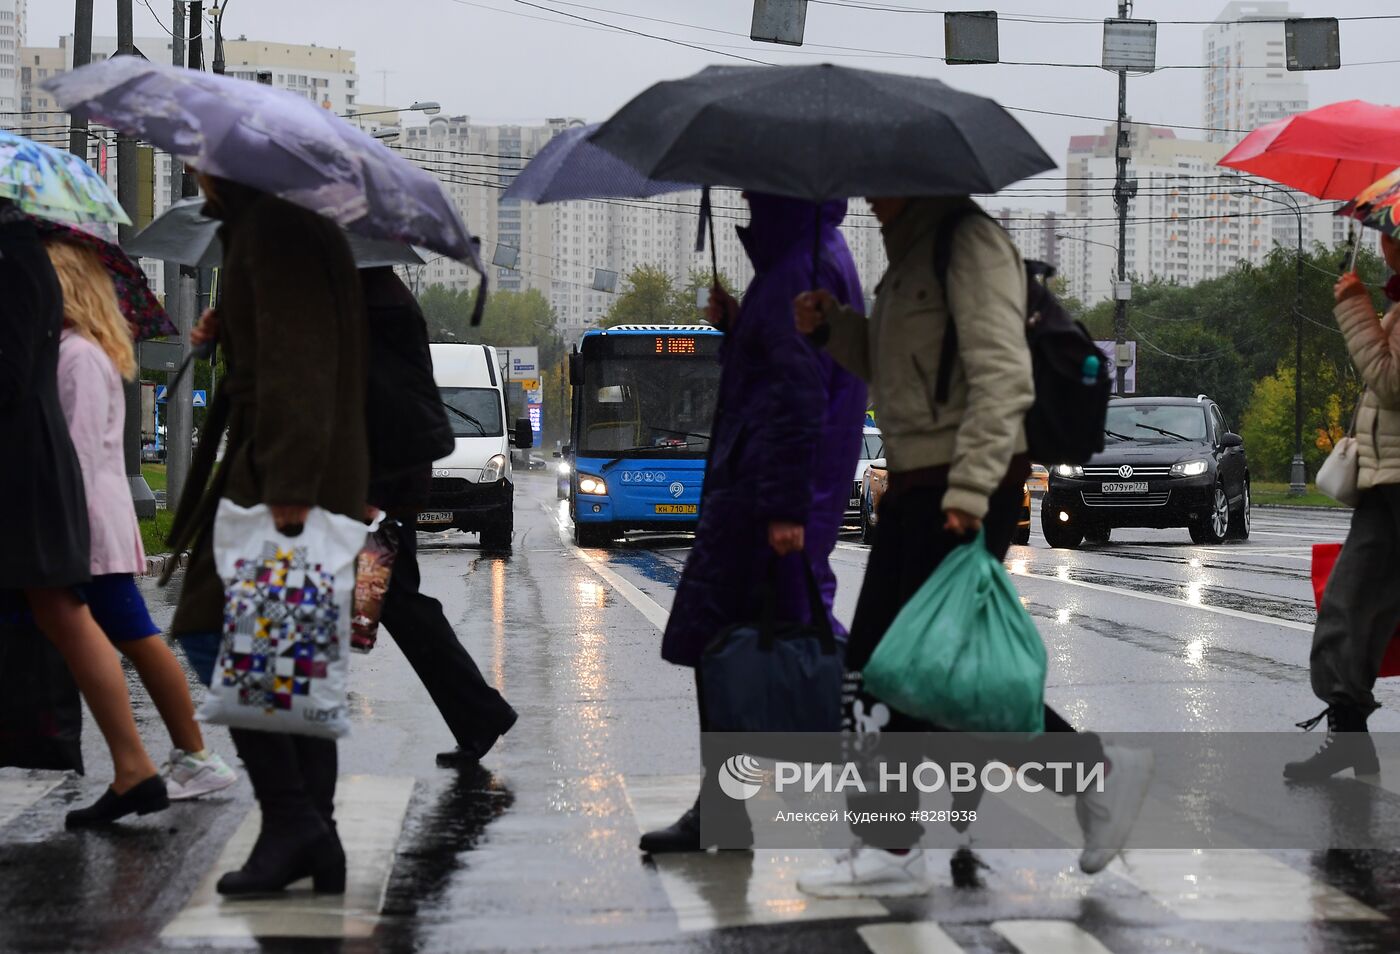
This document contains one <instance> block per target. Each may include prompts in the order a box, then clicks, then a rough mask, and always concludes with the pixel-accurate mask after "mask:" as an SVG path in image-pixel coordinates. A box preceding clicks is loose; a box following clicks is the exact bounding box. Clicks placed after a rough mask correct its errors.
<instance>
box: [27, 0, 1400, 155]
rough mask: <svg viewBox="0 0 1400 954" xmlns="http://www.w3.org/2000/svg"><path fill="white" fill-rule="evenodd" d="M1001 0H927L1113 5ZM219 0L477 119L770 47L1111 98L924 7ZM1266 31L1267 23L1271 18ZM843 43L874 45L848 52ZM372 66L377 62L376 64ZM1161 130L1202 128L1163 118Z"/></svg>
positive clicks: (372, 92)
mask: <svg viewBox="0 0 1400 954" xmlns="http://www.w3.org/2000/svg"><path fill="white" fill-rule="evenodd" d="M862 2H869V0H862ZM1004 3H1005V6H1004V8H1002V7H1001V4H1000V3H990V2H988V0H976V2H973V3H956V2H953V3H946V2H945V3H943V4H942V5H940V6H937V7H936V9H937V10H938V11H940V12H941V11H942V10H944V9H983V10H985V9H989V8H993V7H996V8H998V10H999V12H1000V13H1001V15H1002V16H1003V17H1008V16H1013V15H1015V14H1032V15H1049V16H1057V17H1084V18H1101V17H1104V16H1109V15H1113V14H1114V13H1115V12H1116V3H1114V2H1113V0H1004ZM935 4H938V0H889V4H888V5H891V6H902V7H911V8H921V9H923V10H934V9H935ZM226 5H227V13H226V15H225V17H224V29H225V35H226V36H231V37H237V36H239V35H240V34H242V35H246V36H247V37H248V38H249V39H265V40H275V41H280V42H287V43H316V44H319V45H324V46H341V47H346V48H349V49H353V50H354V51H355V53H356V62H357V64H358V67H359V71H360V77H361V90H362V93H361V97H360V98H361V100H362V101H367V102H375V103H377V102H379V101H380V100H381V99H383V98H385V96H384V93H383V89H384V88H387V99H388V102H389V103H390V104H391V105H400V104H406V103H409V102H412V101H413V100H415V99H435V100H439V101H441V102H442V104H443V107H444V110H445V111H447V112H450V113H453V114H459V113H460V114H467V115H470V116H471V117H472V118H473V119H474V120H476V121H486V122H490V121H514V122H528V121H531V120H539V119H543V118H545V117H550V116H580V117H583V118H585V119H589V120H599V119H604V118H606V117H607V116H608V115H609V114H610V113H611V112H612V111H613V110H615V109H616V108H617V107H619V106H620V105H622V104H623V103H624V102H626V101H627V99H628V98H630V97H631V96H632V95H633V94H635V93H637V92H638V91H640V90H642V89H643V88H645V87H646V86H647V85H649V84H651V83H652V82H655V81H656V80H659V79H664V78H670V77H677V76H684V75H687V74H689V73H692V72H694V71H696V70H698V69H700V68H701V67H703V66H706V65H708V64H710V63H717V62H740V61H738V60H734V59H731V58H730V57H728V56H725V55H723V54H726V53H727V54H735V55H737V56H745V57H752V58H755V59H760V60H765V61H769V62H775V63H812V62H821V61H823V60H830V61H831V62H836V63H842V64H847V65H852V66H860V67H865V68H870V69H883V70H892V71H899V72H908V73H916V74H920V75H931V76H936V77H938V78H940V79H943V80H944V81H945V82H947V83H949V84H951V85H953V86H956V87H959V88H961V89H968V90H972V91H976V92H979V93H982V94H984V95H987V96H991V97H993V98H995V99H997V100H998V101H1000V102H1001V103H1003V104H1005V105H1008V106H1021V107H1029V108H1034V109H1043V110H1050V111H1057V112H1068V113H1078V114H1082V115H1086V116H1096V117H1109V116H1112V115H1113V114H1114V111H1115V109H1116V96H1117V92H1116V82H1115V78H1114V76H1113V74H1110V73H1106V72H1103V71H1102V70H1099V69H1093V68H1091V69H1070V68H1062V67H1047V66H1013V65H1007V64H999V65H994V66H947V65H945V64H943V63H941V62H939V61H938V60H936V59H927V58H922V57H928V56H930V55H932V56H938V55H941V54H942V52H943V18H942V16H941V15H936V14H919V13H898V12H881V11H875V10H870V9H850V8H845V7H840V6H833V5H828V4H824V3H817V2H813V3H810V4H809V6H808V13H807V32H806V41H807V46H805V47H803V48H801V49H794V48H790V47H780V46H774V45H772V44H766V43H754V42H752V41H750V40H749V39H748V31H749V20H750V16H751V13H752V8H753V5H752V2H751V0H570V2H569V3H565V2H563V0H530V2H528V3H527V2H521V0H226ZM96 6H97V8H98V12H97V16H96V21H95V27H94V28H95V31H96V32H97V33H98V34H99V35H109V36H110V35H112V34H113V33H114V32H115V27H116V15H115V8H116V3H115V2H114V0H96ZM149 6H150V8H153V10H154V13H153V12H152V9H148V8H147V6H146V4H145V3H143V0H135V11H136V33H137V35H138V36H154V35H161V33H162V25H165V26H168V25H169V20H170V9H171V3H170V0H149ZM1224 6H1225V3H1224V0H1141V2H1138V3H1136V4H1135V5H1134V11H1133V13H1134V16H1137V17H1141V18H1150V19H1158V20H1213V19H1215V17H1216V16H1218V15H1219V13H1220V11H1221V10H1222V9H1223V8H1224ZM207 7H208V4H207V3H206V9H207ZM542 8H552V9H553V10H556V11H562V12H567V13H571V14H574V15H576V16H578V17H587V18H590V19H594V20H598V21H605V22H608V23H613V24H617V25H619V26H625V27H627V28H630V29H634V30H639V31H642V32H645V33H651V34H654V35H656V36H664V37H668V38H672V39H675V40H680V41H684V42H687V43H694V44H697V45H700V46H707V47H710V48H712V49H713V50H714V51H715V52H704V51H700V50H692V49H687V48H685V47H683V46H678V45H675V44H673V43H667V42H663V41H661V40H658V39H649V38H645V37H641V36H633V35H627V34H623V33H620V32H617V31H615V30H611V29H608V28H606V27H601V26H596V25H593V24H589V23H584V22H582V21H581V20H575V19H569V18H567V17H564V16H562V15H561V14H557V13H550V12H547V11H546V10H545V9H542ZM1291 9H1292V11H1293V12H1294V15H1304V16H1335V17H1354V16H1367V15H1388V14H1400V4H1397V3H1396V0H1332V2H1321V0H1293V3H1292V6H1291ZM642 18H651V19H642ZM657 21H673V22H657ZM72 29H73V3H72V2H71V0H29V25H28V28H27V31H26V32H27V35H28V36H27V42H29V43H30V44H34V45H44V44H56V42H57V38H58V37H59V36H60V35H62V34H67V33H71V32H72ZM1203 29H1204V27H1202V26H1199V25H1184V24H1182V25H1176V24H1168V23H1162V24H1161V25H1160V26H1159V28H1158V44H1157V62H1158V64H1159V65H1161V66H1190V65H1199V64H1200V63H1201V62H1202V40H1201V36H1202V31H1203ZM1000 30H1001V57H1002V59H1003V60H1030V61H1054V62H1060V63H1080V64H1093V63H1097V62H1098V60H1099V56H1100V44H1101V42H1102V36H1101V34H1102V27H1101V25H1099V24H1098V23H1095V22H1088V23H1082V24H1077V23H1068V24H1028V23H1015V22H1007V21H1005V20H1003V21H1002V23H1001V25H1000ZM1279 31H1280V37H1282V27H1281V26H1280V27H1279ZM1341 31H1342V32H1341V46H1342V58H1343V63H1344V64H1353V63H1355V64H1364V63H1366V62H1367V61H1375V60H1396V59H1400V19H1397V20H1370V21H1366V20H1362V21H1353V22H1345V21H1344V22H1343V23H1342V25H1341ZM823 44H824V45H826V46H825V47H823V46H822V45H823ZM830 47H837V48H838V49H832V48H830ZM852 48H860V49H862V50H865V51H879V52H875V53H869V52H864V53H859V52H854V51H853V50H852ZM891 53H893V54H903V55H902V56H890V55H888V54H891ZM381 70H383V71H387V72H386V73H384V74H381V73H380V72H379V71H381ZM1298 75H1304V76H1306V77H1307V81H1308V83H1309V86H1310V92H1311V97H1312V103H1313V105H1320V104H1322V103H1326V102H1332V101H1336V100H1341V99H1352V98H1362V99H1369V100H1371V101H1374V102H1394V101H1396V100H1397V99H1400V96H1397V95H1396V93H1395V90H1396V88H1397V86H1400V83H1397V79H1400V62H1392V63H1388V64H1381V65H1355V66H1351V65H1348V66H1344V68H1343V69H1341V70H1338V71H1333V72H1315V73H1307V74H1298ZM1201 82H1202V74H1201V71H1200V70H1198V69H1163V70H1159V71H1158V72H1156V73H1154V74H1152V75H1149V76H1142V77H1134V78H1133V79H1131V80H1130V82H1129V93H1128V106H1129V112H1130V113H1131V114H1132V117H1133V118H1134V119H1135V120H1138V121H1142V122H1161V123H1178V124H1185V125H1199V124H1200V122H1201ZM1017 115H1018V117H1019V118H1020V119H1021V120H1022V121H1023V122H1024V123H1025V124H1026V125H1027V127H1028V128H1030V130H1031V131H1032V132H1033V133H1034V134H1035V135H1036V136H1037V138H1039V140H1040V141H1041V143H1042V145H1044V147H1045V148H1046V149H1047V150H1048V151H1049V152H1050V154H1051V155H1052V156H1053V157H1054V158H1055V159H1056V160H1057V161H1058V162H1061V163H1062V162H1063V161H1064V154H1065V147H1066V145H1067V143H1068V138H1069V136H1071V135H1073V134H1075V133H1089V132H1095V131H1097V130H1098V129H1099V128H1100V127H1101V124H1098V123H1095V122H1093V121H1091V120H1084V119H1071V118H1060V117H1051V116H1036V115H1028V114H1026V113H1018V114H1017ZM1178 135H1180V136H1183V137H1194V136H1197V135H1203V134H1197V133H1192V132H1190V131H1188V130H1179V131H1178Z"/></svg>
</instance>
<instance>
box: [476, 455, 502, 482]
mask: <svg viewBox="0 0 1400 954" xmlns="http://www.w3.org/2000/svg"><path fill="white" fill-rule="evenodd" d="M505 470H506V457H505V455H504V454H497V455H496V456H495V457H492V458H491V459H490V460H488V461H487V462H486V466H485V467H483V468H481V483H483V484H490V483H495V482H496V481H498V480H500V479H501V474H503V473H505Z"/></svg>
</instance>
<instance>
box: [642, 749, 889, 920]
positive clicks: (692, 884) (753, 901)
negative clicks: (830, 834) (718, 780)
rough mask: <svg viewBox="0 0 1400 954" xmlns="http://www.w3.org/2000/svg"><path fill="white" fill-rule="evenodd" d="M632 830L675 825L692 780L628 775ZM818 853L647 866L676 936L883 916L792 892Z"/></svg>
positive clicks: (873, 907)
mask: <svg viewBox="0 0 1400 954" xmlns="http://www.w3.org/2000/svg"><path fill="white" fill-rule="evenodd" d="M623 785H624V789H625V791H626V793H627V801H628V804H630V805H631V806H632V814H633V816H634V817H635V818H636V820H637V829H638V831H649V830H651V829H654V828H658V827H661V826H663V825H669V824H671V822H673V821H675V820H676V818H678V817H679V816H680V815H681V813H682V812H684V811H685V810H686V809H688V808H689V807H690V806H691V804H692V803H693V802H694V801H695V792H696V790H697V789H698V788H699V787H700V778H699V776H695V775H654V776H628V777H626V778H624V779H623ZM830 857H831V856H830V855H829V854H828V853H827V852H825V851H822V850H821V849H819V848H815V847H813V848H810V849H787V850H773V849H757V850H755V851H753V852H746V851H721V852H718V853H714V854H712V853H710V852H683V853H681V854H674V855H660V856H657V857H655V858H654V859H653V860H654V861H655V863H656V874H657V877H658V878H659V879H660V881H661V887H662V889H663V890H664V891H665V892H666V897H667V899H668V900H669V901H670V902H671V907H672V908H673V909H674V910H675V912H676V921H677V924H678V926H679V927H680V929H681V930H682V931H713V930H718V929H721V928H732V927H747V926H749V925H754V924H785V923H789V922H792V921H822V920H832V919H838V918H879V917H885V916H886V915H888V914H889V911H888V910H887V909H886V908H885V906H884V905H883V904H881V903H879V902H878V901H873V900H869V899H859V898H852V899H849V900H835V901H824V900H821V899H819V898H811V897H808V896H807V895H805V894H803V893H802V892H801V891H799V890H797V876H798V875H799V874H800V873H801V872H802V871H803V870H804V869H806V868H810V867H814V866H816V865H821V864H825V863H826V862H827V861H828V860H829V859H830Z"/></svg>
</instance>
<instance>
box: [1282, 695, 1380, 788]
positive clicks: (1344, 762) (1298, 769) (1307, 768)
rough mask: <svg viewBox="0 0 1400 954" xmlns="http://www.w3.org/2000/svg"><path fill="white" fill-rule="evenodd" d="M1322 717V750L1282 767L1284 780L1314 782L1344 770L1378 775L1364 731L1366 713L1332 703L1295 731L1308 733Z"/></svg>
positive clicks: (1371, 746) (1367, 733) (1373, 748)
mask: <svg viewBox="0 0 1400 954" xmlns="http://www.w3.org/2000/svg"><path fill="white" fill-rule="evenodd" d="M1323 717H1326V719H1327V738H1326V739H1324V740H1323V743H1322V747H1321V748H1320V749H1318V750H1317V751H1316V752H1315V753H1313V754H1312V755H1311V756H1310V757H1309V758H1306V759H1303V760H1302V761H1300V762H1289V763H1288V764H1287V765H1285V766H1284V767H1283V777H1284V778H1286V779H1288V780H1289V781H1293V782H1315V781H1321V780H1322V779H1328V778H1331V777H1332V776H1333V775H1336V774H1337V773H1338V772H1341V771H1343V770H1345V769H1351V770H1352V771H1353V772H1354V773H1355V774H1356V775H1377V774H1379V773H1380V770H1381V764H1380V760H1379V759H1377V758H1376V746H1375V744H1374V743H1372V741H1371V735H1370V733H1369V732H1368V731H1367V730H1366V719H1367V714H1366V713H1364V712H1362V711H1361V709H1359V708H1358V707H1356V706H1346V705H1340V704H1337V703H1333V704H1332V705H1331V706H1328V707H1327V708H1326V709H1325V710H1323V712H1322V713H1321V714H1319V715H1318V716H1316V717H1314V718H1312V719H1309V720H1307V721H1306V722H1299V723H1298V728H1300V729H1306V730H1311V729H1312V728H1313V727H1314V726H1315V725H1317V724H1318V723H1319V722H1321V721H1322V719H1323Z"/></svg>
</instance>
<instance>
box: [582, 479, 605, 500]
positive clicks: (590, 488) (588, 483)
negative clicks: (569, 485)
mask: <svg viewBox="0 0 1400 954" xmlns="http://www.w3.org/2000/svg"><path fill="white" fill-rule="evenodd" d="M578 492H579V493H581V494H593V495H594V496H597V497H602V496H605V495H606V494H607V492H608V482H607V481H606V480H604V479H603V478H601V477H594V476H593V475H592V474H579V475H578Z"/></svg>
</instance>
